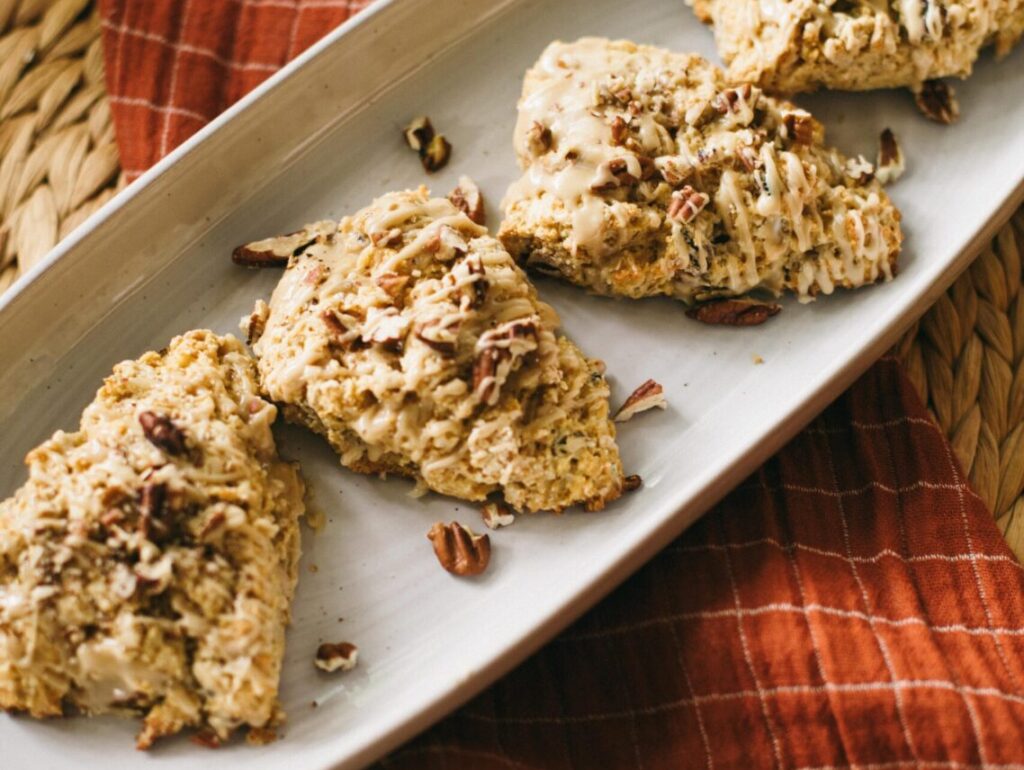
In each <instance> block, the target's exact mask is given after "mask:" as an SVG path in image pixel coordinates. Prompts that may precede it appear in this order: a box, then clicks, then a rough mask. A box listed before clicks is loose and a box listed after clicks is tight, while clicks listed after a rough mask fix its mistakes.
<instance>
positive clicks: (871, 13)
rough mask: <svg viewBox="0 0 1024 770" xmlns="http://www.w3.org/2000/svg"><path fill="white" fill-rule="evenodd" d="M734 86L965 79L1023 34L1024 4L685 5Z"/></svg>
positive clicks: (793, 1) (787, 87) (895, 0)
mask: <svg viewBox="0 0 1024 770" xmlns="http://www.w3.org/2000/svg"><path fill="white" fill-rule="evenodd" d="M692 3H693V6H694V10H695V11H696V12H697V15H698V16H699V17H700V18H701V20H702V21H705V22H709V23H712V24H714V27H715V41H716V43H717V44H718V51H719V53H720V54H721V56H722V58H723V59H724V60H725V61H726V62H727V63H728V65H729V76H730V77H731V78H733V79H734V80H739V81H746V82H753V83H757V84H758V85H760V86H761V87H762V88H766V89H768V90H771V91H778V92H782V93H796V92H799V91H813V90H814V89H816V88H819V87H824V88H836V89H844V90H856V91H859V90H865V89H871V88H892V87H901V86H908V87H910V88H917V87H918V86H920V84H921V83H923V82H924V81H926V80H931V79H934V78H942V77H948V76H956V77H967V76H968V75H970V74H971V68H972V67H973V66H974V61H975V60H976V59H977V58H978V53H979V51H981V49H982V48H984V47H985V46H987V45H989V44H994V45H995V48H996V53H997V54H998V55H1002V54H1005V53H1006V52H1008V51H1009V50H1010V48H1012V47H1013V46H1014V45H1015V44H1016V43H1017V41H1018V40H1020V38H1021V35H1022V34H1024V0H891V1H890V0H881V1H879V0H851V1H850V2H843V3H838V2H824V1H823V0H692Z"/></svg>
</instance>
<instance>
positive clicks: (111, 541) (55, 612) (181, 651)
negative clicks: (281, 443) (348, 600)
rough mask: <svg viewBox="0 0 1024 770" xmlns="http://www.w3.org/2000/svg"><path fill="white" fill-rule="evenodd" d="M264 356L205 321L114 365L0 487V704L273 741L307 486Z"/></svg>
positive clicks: (211, 738)
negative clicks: (260, 379)
mask: <svg viewBox="0 0 1024 770" xmlns="http://www.w3.org/2000/svg"><path fill="white" fill-rule="evenodd" d="M276 414H277V409H276V408H275V407H274V406H273V405H272V404H270V403H268V402H267V401H264V400H263V399H262V398H261V397H260V395H259V390H258V386H257V381H256V367H255V364H254V362H253V361H252V358H251V357H250V356H249V355H248V353H247V352H246V351H245V349H244V347H243V346H242V344H241V343H240V342H238V340H236V339H235V338H233V337H218V336H216V335H215V334H213V333H212V332H208V331H193V332H189V333H188V334H185V335H183V336H181V337H176V338H175V339H174V340H173V341H172V342H171V344H170V347H169V348H168V349H167V350H166V351H164V352H162V353H147V354H145V355H144V356H142V357H141V358H140V359H138V360H136V361H126V362H124V363H121V364H118V365H117V366H116V367H115V368H114V372H113V374H112V375H111V376H110V377H108V378H107V380H106V382H105V383H104V384H103V387H102V388H100V390H99V392H98V393H97V394H96V398H95V400H94V401H93V402H92V404H90V405H89V406H88V407H87V408H86V409H85V411H84V412H83V414H82V419H81V426H80V428H79V430H78V431H76V432H74V433H65V432H63V431H59V432H57V433H56V434H54V436H53V437H52V438H51V439H50V440H48V441H46V442H45V443H43V444H42V445H40V446H39V447H38V448H36V449H34V450H32V451H31V452H30V453H29V454H28V457H27V458H26V463H27V464H28V468H29V479H28V481H27V482H26V483H25V485H24V486H22V487H21V488H20V489H19V490H18V491H17V492H16V493H15V494H14V496H13V497H11V498H9V499H8V500H6V501H4V502H3V503H0V708H3V709H6V710H9V711H15V712H28V713H29V714H31V715H32V716H35V717H50V716H60V715H61V714H64V713H67V712H69V711H70V712H74V711H79V712H84V713H86V714H102V713H120V714H124V715H140V716H142V717H143V726H142V730H141V732H140V733H139V736H138V746H139V748H147V747H149V746H150V744H152V743H153V741H154V740H155V739H156V738H158V737H160V736H163V735H170V734H172V733H176V732H178V731H179V730H182V729H183V728H186V727H195V728H197V729H199V731H200V736H201V737H202V738H203V739H204V740H205V742H208V743H210V742H212V743H216V742H218V741H220V740H223V739H225V738H227V737H228V736H229V734H230V733H231V732H232V731H233V730H234V729H236V728H239V727H243V726H245V727H248V728H250V732H249V737H250V739H251V740H255V741H257V742H259V741H266V740H269V739H271V738H272V737H273V728H274V726H275V724H276V723H277V722H278V721H279V720H280V719H281V717H282V714H281V710H280V707H279V705H278V701H277V690H278V678H279V674H280V671H281V660H282V654H283V651H284V637H285V626H286V624H287V623H288V620H289V606H290V602H291V599H292V594H293V592H294V589H295V581H296V577H297V563H298V559H299V531H298V519H299V517H300V516H301V515H302V513H303V502H302V494H303V485H302V481H301V480H300V477H299V475H298V472H297V470H296V468H295V467H294V466H293V465H291V464H289V463H285V462H282V461H281V460H280V459H279V458H278V455H277V450H276V448H275V446H274V438H273V436H272V435H271V432H270V425H271V423H272V422H273V421H274V418H275V415H276Z"/></svg>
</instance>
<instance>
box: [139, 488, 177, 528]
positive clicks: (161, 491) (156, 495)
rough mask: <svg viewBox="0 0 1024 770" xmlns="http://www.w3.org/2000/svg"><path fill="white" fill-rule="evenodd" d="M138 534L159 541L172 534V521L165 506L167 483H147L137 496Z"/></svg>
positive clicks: (169, 512)
mask: <svg viewBox="0 0 1024 770" xmlns="http://www.w3.org/2000/svg"><path fill="white" fill-rule="evenodd" d="M139 514H140V516H139V534H141V535H142V536H143V537H144V538H146V539H147V540H151V541H153V542H154V543H159V542H161V541H162V540H166V539H167V538H169V537H170V536H171V535H173V534H174V521H173V518H172V516H171V511H169V510H168V507H167V485H166V484H161V483H149V484H146V485H145V486H144V487H143V488H142V492H141V493H140V496H139Z"/></svg>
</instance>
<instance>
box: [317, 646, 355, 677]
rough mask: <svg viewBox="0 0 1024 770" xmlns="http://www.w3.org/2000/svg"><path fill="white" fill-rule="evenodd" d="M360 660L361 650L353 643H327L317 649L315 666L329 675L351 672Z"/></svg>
mask: <svg viewBox="0 0 1024 770" xmlns="http://www.w3.org/2000/svg"><path fill="white" fill-rule="evenodd" d="M358 660H359V648H358V647H356V646H355V645H354V644H352V643H351V642H336V643H331V642H325V643H324V644H321V645H320V646H319V647H317V648H316V657H314V658H313V665H315V666H316V667H317V668H318V669H320V670H321V671H327V672H328V673H331V672H334V671H351V670H352V669H353V668H355V667H356V661H358Z"/></svg>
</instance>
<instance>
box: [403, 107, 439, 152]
mask: <svg viewBox="0 0 1024 770" xmlns="http://www.w3.org/2000/svg"><path fill="white" fill-rule="evenodd" d="M402 133H403V136H405V143H406V144H407V145H409V149H411V150H412V151H413V152H418V153H420V154H422V153H423V152H424V151H425V150H426V148H427V145H429V144H430V141H431V140H432V139H433V138H434V126H433V125H432V124H431V122H430V118H428V117H427V116H426V115H419V116H417V117H415V118H413V119H412V121H411V122H410V123H409V125H408V126H406V127H405V129H404V130H403V132H402Z"/></svg>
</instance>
